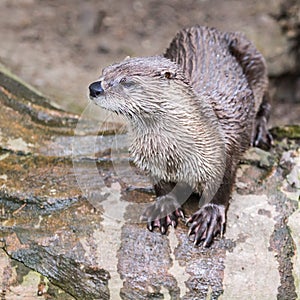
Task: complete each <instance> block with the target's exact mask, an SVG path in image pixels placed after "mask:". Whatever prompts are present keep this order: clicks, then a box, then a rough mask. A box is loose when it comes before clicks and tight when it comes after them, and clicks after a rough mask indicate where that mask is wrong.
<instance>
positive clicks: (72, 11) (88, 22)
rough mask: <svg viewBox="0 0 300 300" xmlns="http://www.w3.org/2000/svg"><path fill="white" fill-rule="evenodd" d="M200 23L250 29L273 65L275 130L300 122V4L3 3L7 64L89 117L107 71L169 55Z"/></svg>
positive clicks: (0, 54) (0, 16)
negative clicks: (92, 92) (128, 60)
mask: <svg viewBox="0 0 300 300" xmlns="http://www.w3.org/2000/svg"><path fill="white" fill-rule="evenodd" d="M194 24H200V25H208V26H214V27H216V28H218V29H221V30H226V31H242V32H244V33H245V34H246V36H247V37H248V38H249V39H250V40H252V41H253V42H254V44H255V45H256V46H257V48H258V49H259V50H260V51H261V52H262V53H263V55H264V56H265V58H266V60H267V64H268V69H269V76H270V80H271V95H272V98H273V114H272V119H271V123H272V125H283V124H299V123H300V1H299V0H265V1H261V0H249V1H246V0H244V1H240V0H237V1H235V0H185V1H182V0H164V1H159V0H147V1H139V0H122V1H116V0H102V1H100V0H85V1H82V0H72V1H71V0H69V1H58V0H56V1H55V0H1V1H0V41H1V46H0V62H1V63H3V64H4V65H6V66H7V67H8V68H10V70H11V71H12V72H14V73H15V74H16V75H18V76H20V77H21V78H22V79H23V80H25V81H26V82H27V83H30V84H31V85H33V86H35V87H36V88H37V89H39V90H40V91H42V92H43V93H44V94H45V95H46V96H48V97H49V98H51V99H52V100H54V101H56V102H57V103H58V104H59V105H60V106H61V107H63V108H64V109H66V110H68V111H71V112H76V113H81V112H82V110H83V109H84V108H85V107H86V105H87V103H88V98H87V94H88V91H87V87H88V85H89V83H90V82H92V81H94V80H95V79H97V78H98V77H99V76H100V74H101V70H102V68H104V67H105V66H107V65H109V64H111V63H113V62H118V61H120V60H123V59H124V58H125V57H126V56H128V55H129V56H149V55H156V54H161V53H163V52H164V50H165V49H166V48H167V46H168V44H169V43H170V41H171V40H172V38H173V37H174V36H175V34H176V32H177V31H178V30H180V29H181V28H182V27H186V26H191V25H194Z"/></svg>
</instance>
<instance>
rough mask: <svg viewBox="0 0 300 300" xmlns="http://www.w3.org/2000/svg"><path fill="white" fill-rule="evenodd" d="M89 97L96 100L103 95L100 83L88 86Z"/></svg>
mask: <svg viewBox="0 0 300 300" xmlns="http://www.w3.org/2000/svg"><path fill="white" fill-rule="evenodd" d="M89 90H90V97H93V98H96V97H98V96H100V95H102V94H103V93H104V90H103V88H102V85H101V81H96V82H93V83H92V84H90V86H89Z"/></svg>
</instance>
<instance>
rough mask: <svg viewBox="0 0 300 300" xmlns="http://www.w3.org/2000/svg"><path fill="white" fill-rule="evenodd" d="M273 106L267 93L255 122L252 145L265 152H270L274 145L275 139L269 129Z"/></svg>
mask: <svg viewBox="0 0 300 300" xmlns="http://www.w3.org/2000/svg"><path fill="white" fill-rule="evenodd" d="M270 112H271V105H270V103H269V96H268V93H265V95H264V98H263V101H262V103H261V104H260V107H259V110H258V112H257V114H256V118H255V121H254V129H253V136H252V145H253V146H254V147H259V148H261V149H264V150H269V149H270V148H271V146H272V145H273V138H272V135H271V133H270V132H269V130H268V128H267V123H268V120H269V117H270Z"/></svg>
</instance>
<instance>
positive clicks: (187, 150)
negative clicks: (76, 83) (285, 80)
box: [92, 26, 271, 245]
mask: <svg viewBox="0 0 300 300" xmlns="http://www.w3.org/2000/svg"><path fill="white" fill-rule="evenodd" d="M100 80H101V83H102V85H103V89H104V93H103V95H102V96H101V97H99V98H96V99H94V98H93V99H92V100H94V101H95V102H96V103H97V104H99V105H100V106H102V107H104V108H107V109H109V110H112V111H115V112H116V113H121V114H123V115H125V116H126V117H127V118H128V120H129V122H130V124H131V129H132V139H133V143H132V146H131V149H130V150H131V154H132V156H133V158H134V162H135V163H136V165H137V166H139V167H140V168H141V169H143V170H145V171H147V172H148V173H149V174H150V176H151V177H152V179H153V181H154V187H155V191H156V194H157V203H156V204H153V205H152V206H150V207H149V208H148V209H147V210H146V211H145V213H144V215H143V219H144V220H146V221H147V222H148V228H149V229H150V230H152V229H153V228H154V227H159V228H160V230H161V232H162V233H165V232H166V231H167V227H168V225H170V224H172V225H173V226H176V224H177V219H178V217H180V216H182V214H183V213H182V210H181V205H180V204H181V203H182V202H181V199H180V198H182V196H183V195H184V197H185V196H186V195H187V194H189V193H190V192H197V193H199V195H202V197H204V198H205V199H204V200H205V201H206V202H208V201H209V203H208V204H206V205H205V206H204V207H202V208H200V209H199V211H197V212H196V213H195V214H194V215H193V216H192V217H191V218H189V220H188V222H189V223H190V224H191V225H190V230H189V233H190V234H194V242H195V244H199V243H200V242H201V241H204V245H209V244H210V243H211V242H212V239H213V237H214V236H215V235H217V234H218V233H222V232H223V229H224V223H225V211H226V209H227V207H228V204H229V199H230V195H231V191H232V186H233V183H234V180H235V174H236V168H237V163H238V160H239V159H240V157H241V155H242V154H243V153H244V152H245V150H246V149H248V148H249V147H250V145H251V143H253V144H255V145H258V146H259V145H263V146H264V147H265V148H268V147H269V146H270V144H271V136H270V135H269V133H268V131H267V129H266V124H267V119H268V115H269V111H270V106H269V104H268V79H267V71H266V66H265V61H264V58H263V57H262V55H261V54H260V53H259V52H258V51H257V49H256V48H255V47H254V46H253V44H252V43H251V42H249V41H248V40H247V39H246V38H245V37H244V36H243V35H242V34H240V33H223V32H220V31H218V30H216V29H214V28H208V27H201V26H194V27H191V28H187V29H184V30H182V31H180V32H179V33H178V34H177V35H176V37H175V38H174V39H173V41H172V42H171V44H170V46H169V48H168V49H167V50H166V52H165V54H164V57H162V56H156V57H145V58H134V59H129V60H126V61H124V62H121V63H120V64H115V65H112V66H109V67H107V68H105V69H104V71H103V76H102V78H101V79H100ZM177 183H179V184H177ZM176 184H177V185H176ZM174 186H176V187H177V189H175V190H174V189H173V188H174ZM170 210H171V211H170Z"/></svg>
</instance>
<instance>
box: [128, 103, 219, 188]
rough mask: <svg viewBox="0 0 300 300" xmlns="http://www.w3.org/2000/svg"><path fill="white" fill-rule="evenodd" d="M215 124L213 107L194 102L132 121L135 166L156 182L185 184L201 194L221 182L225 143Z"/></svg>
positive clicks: (174, 106)
mask: <svg viewBox="0 0 300 300" xmlns="http://www.w3.org/2000/svg"><path fill="white" fill-rule="evenodd" d="M166 107H168V109H167V110H166ZM215 120H216V116H215V115H214V112H213V111H212V109H211V107H209V106H206V105H205V103H203V102H202V101H201V102H200V101H199V102H198V101H195V100H194V99H188V100H187V101H184V102H183V101H181V102H179V103H176V102H172V103H171V104H170V105H167V104H163V105H162V109H161V111H157V112H156V113H154V114H145V116H143V115H140V116H139V117H136V118H134V119H131V122H130V123H131V132H132V145H131V148H130V151H131V154H132V156H133V159H134V162H135V164H136V165H137V166H138V167H140V168H141V169H143V170H145V171H146V172H148V173H149V174H150V176H151V177H152V178H153V179H154V181H159V180H164V181H167V182H168V181H171V182H185V183H188V184H189V185H190V186H191V187H192V188H193V189H195V190H197V191H199V189H200V188H202V184H204V185H205V184H206V183H209V182H215V181H216V177H220V178H222V174H221V173H222V172H223V169H224V157H225V155H224V142H223V136H222V133H221V132H220V130H219V125H218V123H216V122H215ZM199 183H201V187H200V186H199Z"/></svg>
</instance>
